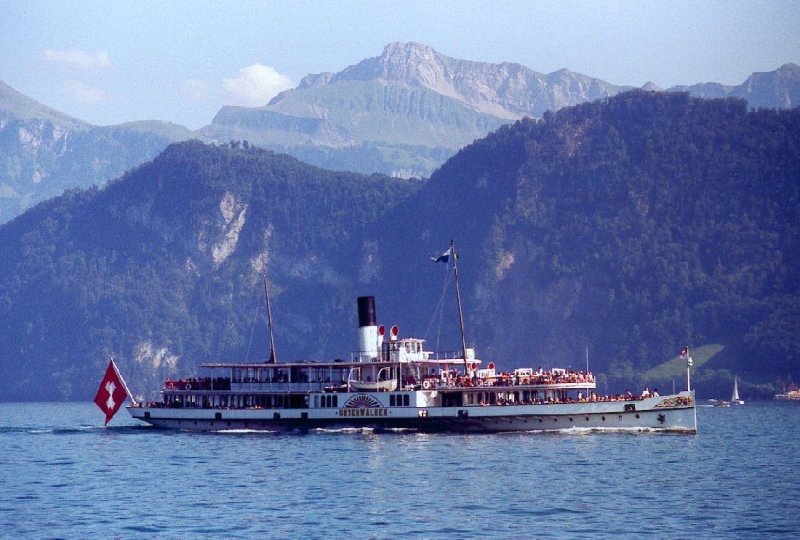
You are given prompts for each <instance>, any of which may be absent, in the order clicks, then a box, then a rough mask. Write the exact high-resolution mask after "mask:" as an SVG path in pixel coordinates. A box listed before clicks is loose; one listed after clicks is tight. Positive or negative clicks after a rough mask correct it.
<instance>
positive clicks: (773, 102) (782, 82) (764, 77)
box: [669, 64, 800, 109]
mask: <svg viewBox="0 0 800 540" xmlns="http://www.w3.org/2000/svg"><path fill="white" fill-rule="evenodd" d="M669 91H670V92H689V93H690V94H691V95H693V96H697V97H703V98H725V97H737V98H741V99H744V100H746V101H747V104H748V105H749V106H750V107H752V108H754V109H758V108H764V109H792V108H795V107H797V106H798V105H800V66H798V65H797V64H784V65H783V66H781V67H780V68H778V69H777V70H775V71H770V72H767V73H753V74H752V75H750V76H749V77H748V78H747V80H746V81H744V82H743V83H742V84H740V85H737V86H726V85H722V84H719V83H701V84H694V85H691V86H674V87H672V88H670V89H669Z"/></svg>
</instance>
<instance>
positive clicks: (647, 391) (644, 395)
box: [642, 387, 650, 399]
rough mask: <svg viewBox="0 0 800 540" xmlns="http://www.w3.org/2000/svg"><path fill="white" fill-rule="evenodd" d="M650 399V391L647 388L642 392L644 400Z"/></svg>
mask: <svg viewBox="0 0 800 540" xmlns="http://www.w3.org/2000/svg"><path fill="white" fill-rule="evenodd" d="M649 397H650V389H649V388H647V387H645V389H644V391H643V392H642V399H647V398H649Z"/></svg>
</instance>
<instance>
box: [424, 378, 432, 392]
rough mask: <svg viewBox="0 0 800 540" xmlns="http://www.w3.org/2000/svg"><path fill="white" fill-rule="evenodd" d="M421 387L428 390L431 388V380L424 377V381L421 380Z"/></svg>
mask: <svg viewBox="0 0 800 540" xmlns="http://www.w3.org/2000/svg"><path fill="white" fill-rule="evenodd" d="M422 388H424V389H425V390H430V389H431V381H430V380H428V379H425V380H424V381H422Z"/></svg>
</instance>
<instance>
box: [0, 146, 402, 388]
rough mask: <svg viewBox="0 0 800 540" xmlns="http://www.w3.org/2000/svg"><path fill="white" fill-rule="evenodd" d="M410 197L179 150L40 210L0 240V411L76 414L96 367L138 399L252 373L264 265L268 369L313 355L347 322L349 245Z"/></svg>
mask: <svg viewBox="0 0 800 540" xmlns="http://www.w3.org/2000/svg"><path fill="white" fill-rule="evenodd" d="M414 191H415V184H414V183H410V182H409V181H406V180H398V179H392V178H387V177H381V176H377V175H376V176H370V177H365V176H361V175H356V174H352V173H333V172H329V171H324V170H320V169H316V168H314V167H311V166H308V165H305V164H302V163H300V162H298V161H296V160H295V159H293V158H290V157H288V156H286V155H275V154H273V153H271V152H267V151H264V150H258V149H255V148H252V147H243V146H236V147H214V146H206V145H203V144H201V143H199V142H187V143H182V144H176V145H173V146H170V147H168V148H167V149H166V150H165V151H164V152H163V153H162V154H161V155H159V156H158V157H157V158H156V159H155V160H153V161H152V162H150V163H147V164H145V165H142V166H141V167H139V168H137V169H135V170H133V171H131V172H130V173H127V174H126V175H125V176H123V177H122V178H121V179H119V180H117V181H114V182H111V183H110V184H109V185H108V186H107V187H105V188H103V189H97V188H92V189H89V190H85V191H82V190H72V191H69V192H67V193H65V194H64V195H62V196H61V197H57V198H54V199H51V200H48V201H45V202H43V203H41V204H39V205H37V206H36V207H34V208H32V209H31V210H29V211H27V212H26V213H25V214H23V215H22V216H19V217H18V218H16V219H14V220H12V221H11V222H9V223H7V224H5V225H4V226H2V227H0V236H2V241H0V244H2V250H3V254H4V257H3V260H2V261H0V276H2V277H1V278H0V306H2V307H0V312H2V317H3V320H4V321H7V322H8V323H9V324H3V325H2V328H0V342H2V343H3V344H4V346H3V348H2V352H0V365H2V371H3V374H4V377H3V380H2V381H0V396H2V399H3V400H4V401H6V400H15V399H45V400H46V399H75V398H81V399H83V398H85V397H86V395H87V392H88V391H89V390H88V387H87V386H86V385H87V383H89V381H91V380H92V379H94V372H95V370H96V368H97V366H99V365H100V364H102V363H103V362H106V361H107V359H108V356H114V357H115V358H118V359H119V360H120V361H121V362H122V363H123V365H125V366H126V371H127V374H126V375H127V376H128V379H129V383H130V384H131V385H132V386H133V387H134V388H138V389H140V390H142V391H144V390H147V389H148V388H153V386H154V385H155V384H156V381H157V380H158V379H160V378H162V377H163V376H166V375H170V374H171V375H177V371H178V370H184V369H188V370H191V369H193V365H194V363H196V362H197V361H199V360H202V359H208V358H231V359H232V358H239V357H242V356H248V355H249V358H252V359H257V358H262V357H263V355H264V344H265V343H266V342H267V339H266V336H265V328H266V325H265V324H264V322H263V309H260V308H259V304H260V303H261V304H263V284H262V275H263V272H264V268H265V264H267V262H268V264H269V272H270V279H271V280H274V282H275V286H274V288H273V296H274V300H273V306H274V308H275V309H276V320H277V321H280V332H279V334H278V335H279V339H280V341H279V344H280V347H281V349H280V350H279V351H278V353H279V358H297V356H290V355H297V354H300V355H303V356H308V355H311V356H314V355H316V354H319V353H320V351H322V350H325V349H326V342H325V341H324V339H325V338H326V337H329V336H330V335H331V333H332V329H334V328H335V329H336V330H337V331H338V330H339V329H340V328H341V326H342V325H341V321H347V320H355V315H354V314H353V313H352V310H351V309H350V308H351V307H352V302H353V298H354V297H355V295H356V290H355V286H356V283H355V281H353V280H351V279H350V278H351V276H352V272H350V271H348V272H346V273H343V272H342V270H341V268H342V266H343V265H342V262H343V261H342V259H343V258H344V259H345V262H346V260H347V254H348V253H349V252H350V251H351V250H349V249H348V248H347V246H348V245H349V241H350V237H351V235H357V236H359V237H360V236H361V235H362V234H363V228H364V227H365V226H366V224H372V223H375V222H377V221H378V220H379V219H380V218H381V215H382V213H383V212H385V209H386V208H389V207H392V206H393V205H394V204H396V200H397V199H398V198H400V197H403V196H409V195H410V194H413V193H414ZM359 256H360V254H355V256H354V261H355V262H354V263H353V264H354V265H357V264H358V260H357V259H358V257H359ZM345 266H346V265H345ZM12 314H13V315H12ZM7 316H13V317H19V318H18V319H17V321H16V322H12V321H11V319H7V318H6V317H7ZM334 342H336V343H337V344H340V345H341V344H342V343H341V342H340V341H336V340H334ZM340 350H342V349H340ZM343 350H349V347H348V348H346V349H343ZM326 352H327V351H326ZM12 381H13V383H12ZM89 385H91V384H90V383H89Z"/></svg>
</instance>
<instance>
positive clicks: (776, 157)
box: [373, 91, 800, 397]
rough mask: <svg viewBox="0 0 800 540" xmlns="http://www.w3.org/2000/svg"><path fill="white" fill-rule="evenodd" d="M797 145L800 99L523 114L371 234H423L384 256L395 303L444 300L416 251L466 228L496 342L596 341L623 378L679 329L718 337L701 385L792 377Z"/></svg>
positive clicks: (535, 345) (649, 96)
mask: <svg viewBox="0 0 800 540" xmlns="http://www.w3.org/2000/svg"><path fill="white" fill-rule="evenodd" d="M799 148H800V110H798V109H794V110H791V111H780V112H778V111H774V110H770V111H766V110H765V111H757V112H748V110H747V104H746V102H744V101H742V100H736V99H726V100H712V101H708V100H701V99H696V98H691V97H689V96H688V95H687V94H675V93H651V92H642V91H637V92H630V93H625V94H621V95H618V96H616V97H613V98H609V99H608V100H605V101H603V102H594V103H591V104H584V105H580V106H576V107H570V108H566V109H562V110H560V111H559V112H557V113H555V114H550V113H547V114H545V116H544V119H543V120H541V121H534V120H530V119H527V120H522V121H519V122H517V123H515V124H514V125H513V126H507V127H504V128H501V129H499V130H498V131H497V132H495V133H493V134H492V135H490V136H488V137H486V138H485V139H483V140H480V141H476V143H475V144H473V145H470V146H468V147H466V148H464V149H462V150H461V151H459V153H458V154H456V155H455V156H454V157H453V158H452V159H450V160H449V161H448V162H447V163H446V164H445V165H444V166H443V167H442V168H441V169H439V170H438V171H437V172H436V173H434V175H432V177H431V179H430V181H429V182H428V183H427V184H426V185H425V186H424V187H423V189H422V190H421V191H420V192H419V193H418V194H417V195H416V196H415V197H414V198H413V199H410V200H407V201H405V202H404V203H403V204H402V205H401V206H400V207H399V208H398V209H397V210H396V213H394V214H393V215H392V216H390V219H389V222H390V223H395V224H396V223H403V224H402V226H396V227H395V228H391V229H388V230H387V231H386V236H376V237H374V238H373V241H374V242H375V243H377V244H378V245H381V244H383V243H384V242H386V241H387V238H392V239H393V242H394V243H395V244H399V245H408V246H420V247H421V248H422V249H417V250H416V251H417V253H415V256H414V257H408V256H407V254H403V255H402V256H401V255H399V254H397V255H395V254H393V253H391V252H389V253H386V254H384V255H383V256H382V257H380V258H378V259H377V260H376V262H377V263H379V264H380V265H381V266H382V267H384V268H392V269H395V271H396V272H397V276H395V278H394V279H397V280H399V281H394V282H393V283H394V287H393V288H392V289H391V291H390V293H389V298H387V299H385V302H386V303H387V305H388V307H389V309H390V310H395V309H400V307H401V306H402V305H407V304H416V303H417V302H424V301H425V298H429V297H434V298H437V297H438V296H439V295H440V292H439V290H440V287H441V286H434V285H430V286H428V287H422V286H420V284H419V283H417V281H415V280H417V279H418V278H417V277H416V276H415V273H414V269H413V266H414V265H413V263H410V262H406V261H408V260H409V259H411V260H416V259H419V258H420V257H422V256H423V253H422V251H427V253H429V254H433V253H436V248H435V246H434V245H433V243H432V242H431V240H434V241H438V243H439V245H440V246H442V245H443V242H442V239H448V238H456V239H459V250H460V254H461V258H460V261H461V262H460V269H461V274H462V276H463V277H464V281H465V283H466V285H465V286H463V287H464V289H462V294H463V295H464V296H465V302H464V303H465V305H466V306H467V308H468V310H469V312H470V313H471V314H470V316H469V317H468V324H467V327H468V328H470V329H472V330H471V333H472V335H471V336H468V338H471V340H472V342H473V343H475V344H477V345H479V346H480V349H481V350H482V351H483V352H484V354H485V355H486V356H487V357H489V358H492V359H504V358H514V359H530V360H529V361H530V362H531V363H535V364H534V366H533V367H536V364H538V363H540V362H541V363H543V364H545V365H572V366H573V367H576V368H577V367H580V366H582V365H584V355H585V350H586V348H587V347H588V348H589V349H590V350H591V351H592V354H591V356H592V358H594V359H595V360H594V362H595V364H594V365H595V370H596V371H599V372H602V373H603V374H604V381H607V384H608V385H609V388H614V389H616V390H617V391H621V390H622V389H624V388H625V386H627V385H630V384H633V383H632V381H637V380H639V379H638V377H639V376H640V374H641V373H643V372H645V371H647V370H648V369H650V368H651V367H654V366H656V365H659V364H660V363H662V362H663V361H665V360H668V359H670V358H673V357H675V356H677V351H678V350H680V348H682V347H683V346H684V345H685V344H690V345H692V346H693V347H694V346H702V345H712V344H717V345H719V347H714V348H713V349H714V350H715V351H719V352H717V353H716V354H715V356H714V358H712V359H710V360H709V361H708V362H707V363H705V365H704V366H703V370H702V371H701V372H700V373H699V376H697V377H696V378H695V379H696V382H697V384H698V386H699V387H700V388H704V390H705V391H711V390H717V392H718V394H719V393H721V392H727V391H728V390H729V389H727V388H726V386H727V387H729V386H730V384H731V382H732V373H734V372H738V374H739V376H740V377H742V378H746V379H749V380H750V381H758V380H761V381H762V382H763V380H764V379H765V378H768V377H770V376H777V375H779V374H784V375H785V374H787V373H793V374H794V377H795V378H796V377H797V376H798V371H799V370H800V342H798V340H797V337H796V336H798V335H800V279H799V278H798V276H800V240H798V239H799V238H800V204H798V203H800V184H799V183H798V178H800V153H798V149H799ZM404 215H414V216H415V218H416V219H415V220H414V221H413V222H402V221H401V220H402V216H404ZM439 249H440V250H441V249H443V248H442V247H440V248H439ZM403 276H409V278H408V279H405V280H403ZM394 291H403V293H402V294H400V293H398V294H393V293H394ZM407 291H411V293H407ZM445 326H446V327H447V326H448V325H445ZM449 327H450V328H453V327H454V325H453V324H452V320H451V323H450V324H449ZM452 339H453V338H452V336H451V337H450V340H451V342H452ZM709 349H712V347H709ZM513 363H515V364H519V361H518V360H517V361H515V362H513ZM734 370H735V371H734ZM669 383H670V381H669V380H662V381H660V385H661V387H662V388H663V387H664V386H665V385H667V384H669ZM770 397H771V396H770Z"/></svg>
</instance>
